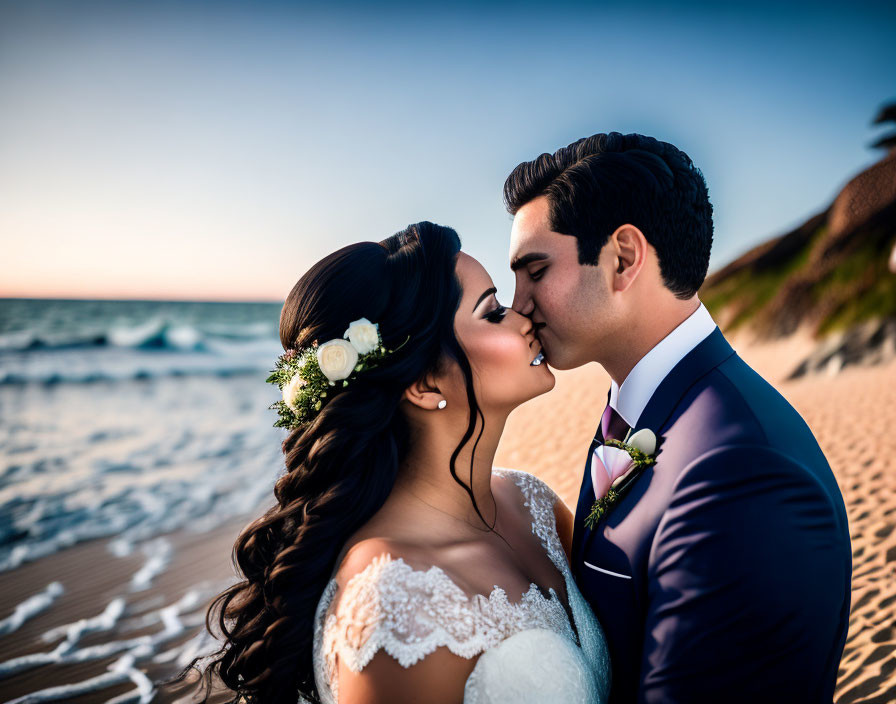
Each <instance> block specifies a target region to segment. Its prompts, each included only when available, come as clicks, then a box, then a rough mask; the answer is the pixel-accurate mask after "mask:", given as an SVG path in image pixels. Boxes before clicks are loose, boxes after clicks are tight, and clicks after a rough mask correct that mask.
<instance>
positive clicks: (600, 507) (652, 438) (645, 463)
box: [585, 428, 657, 530]
mask: <svg viewBox="0 0 896 704" xmlns="http://www.w3.org/2000/svg"><path fill="white" fill-rule="evenodd" d="M656 444H657V442H656V435H655V434H654V432H653V431H652V430H649V429H647V428H645V429H644V430H639V431H638V432H637V433H635V434H634V435H632V436H631V437H630V438H627V439H626V442H620V441H619V440H607V441H606V442H605V443H604V444H602V445H598V447H597V448H595V450H594V452H592V454H591V486H592V488H593V489H594V499H595V500H594V503H593V504H592V506H591V512H590V513H589V514H588V516H586V518H585V526H586V527H588V528H591V529H592V530H593V529H594V527H595V526H596V525H597V522H598V521H599V520H600V519H601V518H602V517H603V516H605V515H606V513H607V511H609V510H610V508H612V507H613V506H614V505H615V504H616V503H617V502H618V501H619V500H620V499H621V498H622V496H623V495H624V494H625V492H626V491H628V489H629V487H631V485H632V483H633V482H634V481H635V479H637V478H638V476H639V475H640V474H641V472H642V471H644V468H645V467H649V466H650V465H652V464H655V463H656V458H655V457H654V456H653V455H654V453H655V452H656Z"/></svg>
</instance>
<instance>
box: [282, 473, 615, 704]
mask: <svg viewBox="0 0 896 704" xmlns="http://www.w3.org/2000/svg"><path fill="white" fill-rule="evenodd" d="M494 472H495V473H498V474H501V475H503V476H507V477H510V478H511V479H512V480H513V481H514V483H515V484H516V485H517V486H518V487H519V488H520V489H521V492H522V496H523V497H524V501H525V505H526V506H527V507H528V508H529V510H530V512H531V514H532V531H533V533H534V534H535V535H536V536H538V538H539V539H540V541H541V544H542V546H543V547H544V549H545V552H546V553H547V554H548V556H549V557H550V559H551V560H552V561H553V563H554V564H555V565H556V566H557V569H558V570H560V572H561V573H562V574H563V577H564V580H565V583H566V593H567V596H568V601H569V607H570V611H571V612H572V617H573V620H574V622H575V628H573V625H572V624H571V623H570V621H569V617H568V615H567V612H566V610H565V609H564V607H563V604H562V603H561V600H560V597H559V596H558V595H557V593H556V592H555V591H554V589H553V588H552V589H550V592H549V593H550V596H549V597H545V596H544V595H543V594H542V592H541V590H540V589H539V588H538V586H537V585H536V584H534V583H533V584H531V585H530V587H529V590H528V591H527V592H526V593H525V594H524V595H523V597H522V599H521V600H520V601H519V602H515V603H511V602H510V601H509V600H508V598H507V594H505V592H504V590H503V589H501V588H500V587H495V589H494V590H493V591H492V592H491V594H489V596H488V597H487V598H486V597H485V596H483V595H481V594H476V595H474V596H473V597H472V598H471V597H469V596H467V595H466V593H465V592H464V591H462V590H461V588H460V587H459V586H457V584H455V583H454V582H453V581H452V580H451V578H450V577H448V575H447V574H446V573H445V572H444V571H442V570H441V569H440V568H439V567H435V566H433V567H430V568H429V569H427V570H417V569H412V568H411V567H410V566H409V565H408V564H407V563H405V562H404V561H403V560H402V559H401V558H400V557H399V558H394V559H393V558H392V557H391V556H389V555H383V556H381V557H379V558H377V559H375V560H373V561H372V562H371V563H370V565H368V567H367V568H365V569H364V570H363V571H362V572H360V573H358V574H356V575H354V576H353V577H352V578H351V579H350V580H349V581H348V583H347V584H346V585H345V593H344V594H343V595H342V597H341V599H340V605H339V609H338V611H339V613H338V615H337V614H335V613H332V612H330V611H329V606H330V604H331V603H332V601H333V596H334V594H335V592H336V589H337V585H336V580H335V579H333V580H330V582H329V584H328V585H327V588H326V589H325V590H324V593H323V595H322V596H321V599H320V602H319V603H318V607H317V613H316V616H315V628H314V675H315V682H316V684H317V688H318V692H319V694H320V697H321V701H322V702H324V704H336V702H337V701H338V698H339V683H338V681H337V664H336V660H337V657H338V658H340V659H342V661H343V662H345V663H346V664H347V665H348V667H349V668H350V669H351V670H353V671H355V672H359V671H360V670H362V669H363V668H364V667H365V666H366V665H367V664H368V663H369V662H370V660H371V658H373V656H374V655H375V654H376V652H377V651H378V650H379V649H380V648H382V649H383V650H385V651H386V652H387V653H389V655H391V656H392V657H393V658H395V659H396V660H397V661H398V662H399V663H400V664H401V665H402V666H404V667H410V666H411V665H413V664H414V663H416V662H418V661H420V660H422V659H423V658H425V657H426V656H427V655H428V654H429V653H431V652H433V651H434V650H435V649H436V648H438V647H440V646H444V647H447V648H448V649H449V650H450V651H451V652H452V653H454V654H455V655H459V656H460V657H464V658H472V657H476V656H477V655H479V660H478V661H477V662H476V666H475V668H474V669H473V672H472V673H471V674H470V676H469V678H468V679H467V682H466V686H465V688H464V704H498V703H499V702H513V704H529V703H532V704H534V703H535V702H554V701H558V702H559V701H563V702H582V703H586V704H604V702H606V701H607V697H608V694H609V691H610V660H609V655H608V653H607V646H606V642H605V640H604V636H603V632H602V631H601V628H600V625H599V624H598V622H597V619H595V617H594V614H593V612H592V611H591V607H590V606H588V603H587V602H586V601H585V599H584V597H583V596H582V594H581V592H580V591H579V589H578V587H577V586H576V584H575V582H574V581H573V577H572V572H571V571H570V568H569V565H568V563H567V561H566V555H565V553H564V552H563V547H562V545H561V543H560V538H559V537H558V535H557V528H556V524H555V518H554V508H553V507H554V502H555V501H559V500H560V499H559V498H558V497H557V495H556V494H555V493H554V492H553V490H552V489H551V488H550V487H549V486H548V485H547V484H545V483H544V482H542V481H541V480H540V479H538V478H537V477H535V476H533V475H531V474H527V473H526V472H520V471H516V470H511V469H499V468H495V469H494ZM300 701H303V700H301V699H300Z"/></svg>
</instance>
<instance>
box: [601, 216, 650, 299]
mask: <svg viewBox="0 0 896 704" xmlns="http://www.w3.org/2000/svg"><path fill="white" fill-rule="evenodd" d="M607 244H609V245H610V246H611V247H612V250H611V251H612V253H613V264H614V267H615V269H614V272H613V289H614V290H615V291H625V290H626V289H627V288H629V286H631V285H632V284H633V283H634V282H635V279H637V278H638V274H639V273H640V272H641V269H642V268H643V267H644V262H645V261H646V259H647V249H648V246H649V245H648V243H647V238H646V237H644V233H643V232H641V230H639V229H638V228H637V227H635V226H634V225H630V224H626V225H620V226H619V227H618V228H616V231H615V232H613V234H612V235H610V239H609V241H608V243H607Z"/></svg>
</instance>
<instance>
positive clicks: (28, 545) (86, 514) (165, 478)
mask: <svg viewBox="0 0 896 704" xmlns="http://www.w3.org/2000/svg"><path fill="white" fill-rule="evenodd" d="M280 307H281V304H279V303H213V302H169V301H106V300H37V299H0V572H9V571H14V570H16V569H17V568H19V567H20V566H22V565H23V564H25V563H28V562H32V561H35V560H38V559H41V558H45V557H47V556H48V555H53V554H55V553H59V552H60V551H64V550H66V549H68V548H70V547H71V546H73V545H75V544H77V543H81V542H83V541H88V540H92V539H96V538H104V539H106V540H107V541H108V542H107V547H108V551H109V552H110V553H111V554H112V555H115V556H125V555H130V554H132V553H136V554H138V555H142V556H144V560H145V562H144V566H143V568H142V569H140V570H139V572H138V573H136V574H135V575H134V577H133V580H132V583H131V585H130V588H129V591H130V592H132V593H134V592H140V591H141V590H146V589H148V588H150V587H151V585H152V583H153V580H154V579H156V578H157V577H158V575H160V574H162V573H163V572H164V571H165V569H166V566H167V565H168V563H169V562H170V560H171V557H172V554H171V553H172V546H171V543H170V542H169V541H168V540H167V539H166V538H165V537H164V536H165V534H167V533H171V532H172V531H176V530H185V531H192V532H197V533H203V532H208V531H211V530H212V529H213V528H215V527H217V526H219V525H221V524H222V523H225V522H227V521H229V520H232V519H233V518H234V517H236V516H243V515H246V514H251V513H252V512H253V511H257V510H259V507H261V506H263V505H270V504H271V503H272V502H273V496H272V487H273V484H274V481H275V480H276V478H277V476H278V475H279V474H280V473H281V471H282V467H283V463H282V453H281V449H280V444H281V442H282V440H283V438H284V437H285V433H286V431H284V430H283V429H280V428H274V427H273V423H274V421H275V420H276V414H275V412H274V411H273V410H269V409H268V406H269V405H270V404H271V403H273V402H274V401H275V400H277V398H278V397H279V391H278V390H277V388H276V387H275V386H273V385H271V384H267V383H265V379H266V378H267V376H268V374H269V373H270V370H271V369H273V367H274V362H275V360H276V358H277V356H278V355H279V354H280V353H281V352H282V349H281V347H280V343H279V338H278V333H277V325H278V319H279V314H280ZM63 589H64V585H59V584H57V585H55V586H54V585H35V589H34V592H35V594H34V595H33V596H32V597H31V598H30V599H29V600H26V602H23V603H21V604H19V605H18V607H17V608H16V609H15V612H14V613H13V614H12V615H10V616H8V617H7V618H5V619H4V618H3V615H0V635H4V634H8V633H11V632H13V631H15V630H16V629H17V628H18V627H19V626H20V625H21V623H23V622H24V621H26V620H28V619H29V618H31V617H32V616H33V615H34V614H36V613H39V612H41V611H43V610H46V609H51V608H52V603H53V601H54V599H55V598H56V597H57V596H58V594H59V593H61V591H62V590H63ZM200 596H201V597H202V598H206V597H207V596H208V594H205V593H203V594H201V595H200V594H198V593H196V594H194V595H193V597H192V601H190V600H189V599H188V600H187V601H188V602H190V604H189V607H190V610H192V611H195V612H196V613H199V612H198V611H197V604H199V605H200V606H201V601H202V599H201V598H200ZM122 603H123V602H119V601H115V600H110V602H109V603H108V604H107V609H106V611H109V609H112V610H113V611H115V609H118V612H119V613H120V612H121V611H122V608H121V604H122ZM185 608H186V607H185ZM104 614H105V611H104ZM94 616H96V617H97V618H99V617H100V616H103V614H100V615H94ZM167 617H168V619H169V622H170V618H171V613H170V611H169V613H168V615H167ZM108 618H109V616H108V614H106V620H108ZM158 618H159V622H160V623H163V622H164V619H165V618H166V616H165V615H164V614H162V613H161V611H160V613H159V615H158ZM115 620H116V618H113V619H112V621H113V623H114V621H115ZM193 620H194V621H195V618H194V619H193ZM168 625H170V623H168V624H165V627H166V629H167V628H168ZM111 630H112V629H111V628H110V631H111ZM51 635H52V634H51ZM76 641H77V639H76ZM66 642H68V641H66ZM83 651H84V649H83V648H82V649H79V648H78V647H77V642H75V643H74V644H72V643H69V647H68V648H67V650H66V653H68V655H66V653H63V656H62V659H61V660H58V659H57V660H53V662H54V663H59V664H64V663H65V662H66V661H67V660H66V657H71V658H75V659H74V660H71V661H78V660H77V658H78V657H86V656H85V653H84V652H83ZM79 653H80V655H79ZM29 662H30V661H29ZM29 662H25V661H21V659H13V660H7V661H5V662H2V663H0V678H2V677H4V676H8V675H9V674H11V673H14V672H18V671H20V670H21V669H22V668H23V667H25V668H26V669H27V667H28V666H29ZM132 665H133V663H132ZM118 671H119V672H120V673H121V672H124V673H125V674H127V673H128V672H130V674H131V679H133V680H134V681H135V683H138V690H139V687H140V684H139V676H138V675H137V674H136V673H138V672H139V668H135V667H133V666H131V667H130V669H128V668H127V667H125V666H124V665H120V666H119V667H118ZM100 684H101V683H99V682H97V683H95V685H96V686H97V687H99V686H100ZM143 687H144V694H145V689H146V683H145V682H144V683H143ZM86 691H90V689H89V688H88V690H86ZM137 700H146V701H148V699H145V698H142V697H139V696H138V697H137V699H135V701H137Z"/></svg>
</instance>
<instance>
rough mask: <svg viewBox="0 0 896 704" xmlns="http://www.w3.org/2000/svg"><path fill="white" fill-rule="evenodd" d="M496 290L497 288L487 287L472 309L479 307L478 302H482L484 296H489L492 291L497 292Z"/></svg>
mask: <svg viewBox="0 0 896 704" xmlns="http://www.w3.org/2000/svg"><path fill="white" fill-rule="evenodd" d="M497 292H498V289H496V288H490V289H488V290H487V291H485V292H484V293H483V294H482V295H481V296H480V297H479V300H478V301H476V305H475V306H473V310H476V309H477V308H478V307H479V304H480V303H482V302H483V301H484V300H485V299H486V298H488V297H489V296H491V295H492V294H493V293H497Z"/></svg>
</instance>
